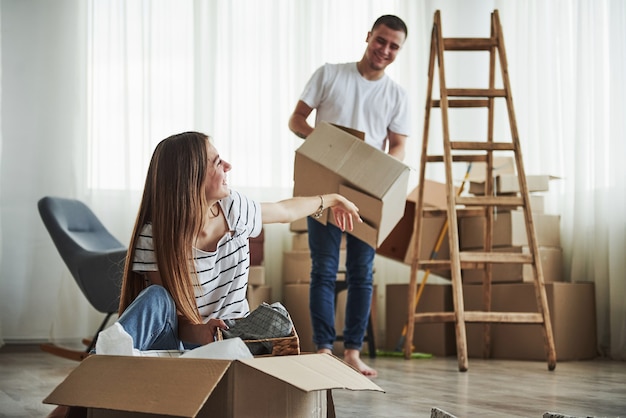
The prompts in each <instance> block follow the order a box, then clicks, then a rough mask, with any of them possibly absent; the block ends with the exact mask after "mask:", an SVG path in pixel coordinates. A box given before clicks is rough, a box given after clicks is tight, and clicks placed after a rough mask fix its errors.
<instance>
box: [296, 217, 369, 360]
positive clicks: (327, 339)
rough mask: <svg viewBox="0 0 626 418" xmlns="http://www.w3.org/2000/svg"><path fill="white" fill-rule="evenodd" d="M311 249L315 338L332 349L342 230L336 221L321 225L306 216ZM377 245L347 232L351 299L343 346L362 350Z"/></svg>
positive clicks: (347, 265) (312, 314) (319, 344)
mask: <svg viewBox="0 0 626 418" xmlns="http://www.w3.org/2000/svg"><path fill="white" fill-rule="evenodd" d="M307 224H308V232H309V248H310V251H311V262H312V268H311V285H310V295H309V309H310V312H311V323H312V326H313V342H314V343H315V345H316V347H317V349H318V350H319V349H323V348H327V349H331V350H332V348H333V343H334V342H335V337H336V331H335V281H336V280H337V272H338V270H339V248H340V246H341V237H342V235H343V232H342V231H341V229H339V228H337V227H336V226H335V225H332V224H330V223H329V224H328V225H322V224H321V223H320V222H318V221H316V220H315V219H313V218H310V217H309V218H307ZM375 253H376V251H375V249H374V248H372V247H371V246H369V245H368V244H366V243H365V242H363V241H361V240H360V239H358V238H356V237H354V236H352V235H350V234H347V236H346V266H345V267H346V281H347V284H348V299H347V302H346V315H345V318H346V322H345V327H344V330H343V340H344V347H345V348H349V349H356V350H360V349H361V346H362V345H363V338H364V336H365V329H366V328H367V321H368V319H369V314H370V306H371V302H372V289H373V277H372V269H373V265H374V255H375Z"/></svg>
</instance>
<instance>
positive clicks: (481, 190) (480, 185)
mask: <svg viewBox="0 0 626 418" xmlns="http://www.w3.org/2000/svg"><path fill="white" fill-rule="evenodd" d="M556 179H558V177H555V176H550V175H545V174H530V175H526V187H527V188H528V191H529V192H531V193H533V192H547V191H548V190H550V180H556ZM494 189H495V193H496V194H508V193H517V192H519V178H518V176H517V175H516V174H500V175H498V176H497V177H496V181H495V185H494ZM469 192H470V193H472V194H475V195H483V194H485V184H484V182H470V187H469Z"/></svg>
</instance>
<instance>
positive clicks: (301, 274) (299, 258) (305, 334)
mask: <svg viewBox="0 0 626 418" xmlns="http://www.w3.org/2000/svg"><path fill="white" fill-rule="evenodd" d="M345 242H346V241H345V237H344V239H343V241H342V245H341V249H340V252H339V265H340V266H343V265H345V256H346V247H345ZM308 243H309V241H308V233H307V232H296V233H293V234H292V245H291V249H290V250H285V251H283V280H282V283H283V305H284V306H285V308H286V309H287V310H288V311H289V314H290V315H291V319H292V320H293V323H294V326H295V327H296V329H297V330H298V337H299V338H300V348H301V350H302V351H304V352H314V351H315V346H314V344H313V329H312V328H311V316H310V314H309V285H310V282H311V255H310V253H309V244H308ZM337 280H345V273H342V272H340V273H338V274H337ZM344 309H345V295H341V294H340V295H339V297H338V299H337V307H336V309H335V311H336V312H337V314H338V315H337V318H336V319H337V320H336V321H335V326H337V325H339V320H340V319H341V318H340V316H341V315H339V314H340V313H341V312H343V311H344ZM338 329H339V330H341V327H340V328H338Z"/></svg>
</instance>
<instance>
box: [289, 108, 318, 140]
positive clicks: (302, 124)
mask: <svg viewBox="0 0 626 418" xmlns="http://www.w3.org/2000/svg"><path fill="white" fill-rule="evenodd" d="M312 111H313V108H312V107H309V105H307V104H306V103H304V102H303V101H302V100H298V104H296V108H295V109H294V111H293V113H292V114H291V117H290V118H289V129H291V131H292V132H293V133H294V134H296V135H298V136H299V137H300V138H302V139H306V137H307V136H309V135H310V134H311V132H313V127H312V126H311V125H309V123H308V122H307V121H306V119H307V118H308V117H309V115H310V114H311V112H312Z"/></svg>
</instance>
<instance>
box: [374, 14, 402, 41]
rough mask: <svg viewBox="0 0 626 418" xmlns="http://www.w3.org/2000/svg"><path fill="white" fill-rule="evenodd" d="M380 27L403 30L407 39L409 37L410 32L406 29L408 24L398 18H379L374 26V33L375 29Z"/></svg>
mask: <svg viewBox="0 0 626 418" xmlns="http://www.w3.org/2000/svg"><path fill="white" fill-rule="evenodd" d="M380 25H385V26H387V27H388V28H389V29H393V30H401V31H402V32H404V36H405V37H406V36H408V35H409V31H408V29H407V28H406V24H405V23H404V21H403V20H402V19H400V18H399V17H398V16H394V15H383V16H381V17H379V18H378V19H376V22H374V25H373V26H372V32H374V29H376V28H377V27H379V26H380Z"/></svg>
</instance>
